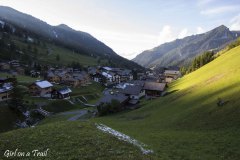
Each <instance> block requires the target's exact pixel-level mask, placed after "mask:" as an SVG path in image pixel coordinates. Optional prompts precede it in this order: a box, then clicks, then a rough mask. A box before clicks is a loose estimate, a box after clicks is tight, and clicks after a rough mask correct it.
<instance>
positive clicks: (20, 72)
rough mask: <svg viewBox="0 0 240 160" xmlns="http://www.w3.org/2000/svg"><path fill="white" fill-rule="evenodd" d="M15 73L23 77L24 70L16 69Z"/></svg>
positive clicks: (21, 68)
mask: <svg viewBox="0 0 240 160" xmlns="http://www.w3.org/2000/svg"><path fill="white" fill-rule="evenodd" d="M16 72H17V73H18V74H19V75H24V74H25V69H24V68H23V67H16Z"/></svg>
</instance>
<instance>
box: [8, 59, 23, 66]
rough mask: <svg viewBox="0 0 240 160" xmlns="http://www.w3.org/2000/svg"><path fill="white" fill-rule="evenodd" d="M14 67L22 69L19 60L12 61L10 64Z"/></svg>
mask: <svg viewBox="0 0 240 160" xmlns="http://www.w3.org/2000/svg"><path fill="white" fill-rule="evenodd" d="M8 63H9V64H10V65H11V66H12V67H20V63H19V61H18V60H12V61H10V62H8Z"/></svg>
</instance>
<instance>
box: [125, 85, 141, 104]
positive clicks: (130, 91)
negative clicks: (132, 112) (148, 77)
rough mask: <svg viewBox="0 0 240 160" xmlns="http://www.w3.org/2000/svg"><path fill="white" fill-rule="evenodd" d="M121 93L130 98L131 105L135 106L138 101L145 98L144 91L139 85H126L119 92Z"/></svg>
mask: <svg viewBox="0 0 240 160" xmlns="http://www.w3.org/2000/svg"><path fill="white" fill-rule="evenodd" d="M121 93H122V94H124V95H125V96H128V97H129V98H130V101H129V102H130V103H131V104H136V103H138V102H139V99H140V98H142V97H143V96H145V90H143V87H142V86H140V85H134V86H132V85H128V86H126V88H124V89H123V90H121Z"/></svg>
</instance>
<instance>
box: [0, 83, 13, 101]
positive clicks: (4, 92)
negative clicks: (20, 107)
mask: <svg viewBox="0 0 240 160" xmlns="http://www.w3.org/2000/svg"><path fill="white" fill-rule="evenodd" d="M12 89H13V86H12V84H11V83H4V84H3V85H2V87H0V102H1V101H6V100H9V99H10V98H11V93H12Z"/></svg>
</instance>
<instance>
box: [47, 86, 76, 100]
mask: <svg viewBox="0 0 240 160" xmlns="http://www.w3.org/2000/svg"><path fill="white" fill-rule="evenodd" d="M70 93H72V90H71V89H70V88H68V87H65V88H61V89H59V90H53V91H52V95H51V96H52V98H53V99H70V98H71V97H70Z"/></svg>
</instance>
